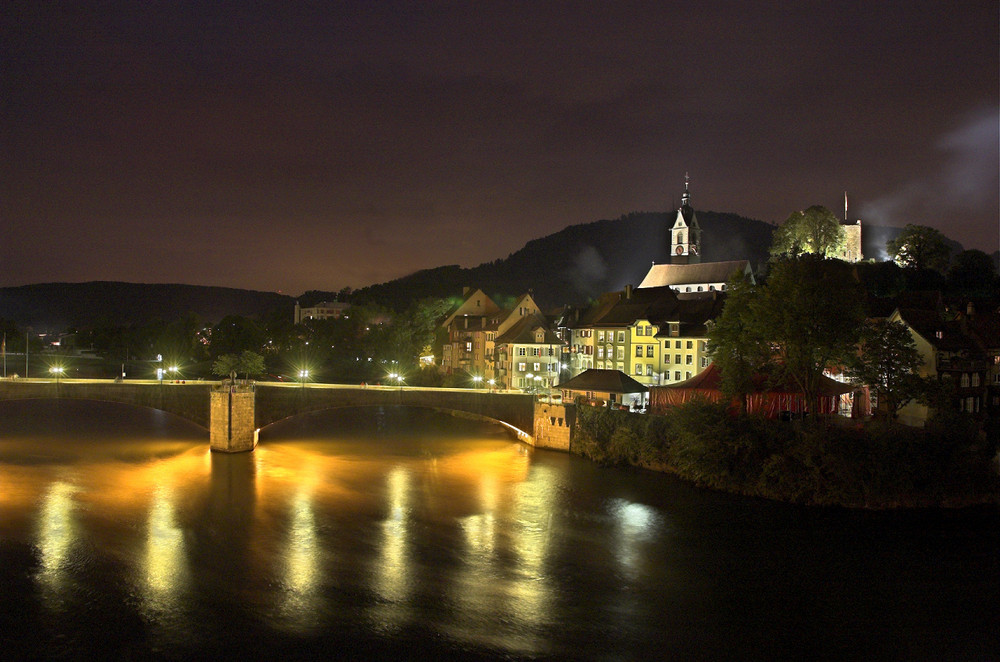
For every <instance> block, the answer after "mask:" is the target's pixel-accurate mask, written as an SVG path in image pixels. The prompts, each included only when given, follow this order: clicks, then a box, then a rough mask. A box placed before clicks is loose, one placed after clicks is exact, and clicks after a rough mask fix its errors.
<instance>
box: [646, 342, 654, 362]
mask: <svg viewBox="0 0 1000 662" xmlns="http://www.w3.org/2000/svg"><path fill="white" fill-rule="evenodd" d="M646 358H647V359H651V358H653V345H646Z"/></svg>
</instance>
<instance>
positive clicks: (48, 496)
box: [37, 480, 78, 606]
mask: <svg viewBox="0 0 1000 662" xmlns="http://www.w3.org/2000/svg"><path fill="white" fill-rule="evenodd" d="M77 491H78V488H77V487H76V486H75V485H72V484H70V483H67V482H64V481H62V480H57V481H54V482H52V483H50V484H49V486H48V489H47V490H46V493H45V497H44V499H43V501H42V507H41V511H40V513H39V517H38V538H37V540H38V550H39V552H40V553H41V570H40V572H39V573H38V579H39V581H40V582H41V584H42V586H43V587H44V589H45V595H46V597H47V598H48V600H49V601H50V603H51V602H55V603H56V604H58V602H59V601H60V600H61V598H62V597H63V596H62V588H63V584H64V581H65V573H66V570H67V565H68V564H69V559H70V551H71V548H72V546H73V545H74V544H75V543H76V537H77V534H78V531H77V526H76V522H75V520H74V517H73V511H74V509H75V507H76V503H75V501H74V499H73V495H74V494H76V492H77ZM53 606H55V605H53Z"/></svg>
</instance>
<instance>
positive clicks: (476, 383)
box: [472, 375, 483, 389]
mask: <svg viewBox="0 0 1000 662" xmlns="http://www.w3.org/2000/svg"><path fill="white" fill-rule="evenodd" d="M482 381H483V378H482V377H480V376H479V375H476V376H474V377H473V378H472V383H473V384H474V386H473V388H477V389H478V388H479V385H480V384H481V383H482Z"/></svg>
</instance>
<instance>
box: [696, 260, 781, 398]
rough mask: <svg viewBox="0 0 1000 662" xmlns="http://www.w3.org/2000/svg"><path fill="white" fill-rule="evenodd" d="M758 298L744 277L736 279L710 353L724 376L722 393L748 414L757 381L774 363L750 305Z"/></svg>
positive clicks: (712, 334) (710, 340) (710, 338)
mask: <svg viewBox="0 0 1000 662" xmlns="http://www.w3.org/2000/svg"><path fill="white" fill-rule="evenodd" d="M756 296H757V291H756V288H755V286H753V285H751V284H750V283H748V282H747V281H746V280H745V279H744V278H743V277H742V276H735V277H733V279H732V280H730V281H729V285H728V294H727V296H726V305H725V306H724V307H723V309H722V314H721V315H719V317H718V319H716V320H715V322H714V323H713V324H711V326H710V328H709V330H708V350H709V352H711V355H712V362H713V363H714V364H715V365H716V367H717V368H718V369H719V371H720V373H721V375H722V392H723V393H725V394H726V395H727V396H729V397H734V398H739V400H740V411H741V413H744V414H745V413H746V411H747V404H748V403H747V399H748V397H749V394H750V393H751V391H753V388H754V377H756V376H757V375H758V374H760V373H762V372H764V371H765V369H766V366H767V365H768V364H769V361H770V352H769V347H768V343H767V342H766V340H765V339H764V338H763V337H761V336H760V334H759V330H758V329H757V327H756V326H755V325H754V323H753V319H752V317H751V309H750V304H751V302H752V301H753V299H754V298H755V297H756Z"/></svg>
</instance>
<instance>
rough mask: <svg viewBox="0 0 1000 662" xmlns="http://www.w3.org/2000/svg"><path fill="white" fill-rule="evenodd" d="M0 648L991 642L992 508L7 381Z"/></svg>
mask: <svg viewBox="0 0 1000 662" xmlns="http://www.w3.org/2000/svg"><path fill="white" fill-rule="evenodd" d="M0 586H2V601H0V658H4V659H23V658H48V659H53V658H54V659H59V658H63V659H92V658H112V659H150V658H154V659H193V658H204V657H206V656H212V657H215V658H222V659H236V658H239V659H283V660H285V659H314V658H316V657H323V658H329V659H358V660H373V659H374V660H383V659H392V660H396V659H428V658H436V659H442V660H443V659H559V660H563V659H579V660H647V659H672V660H718V659H740V660H775V659H808V660H815V659H838V660H839V659H858V660H861V659H864V660H874V659H878V660H892V659H900V660H994V659H1000V616H998V605H1000V513H998V511H997V509H996V508H975V509H969V510H959V511H943V512H939V511H905V512H897V513H871V512H850V511H844V510H839V509H818V510H817V509H807V508H801V507H796V506H789V505H784V504H776V503H770V502H766V501H762V500H755V499H747V498H740V497H734V496H730V495H725V494H718V493H714V492H710V491H705V490H701V489H697V488H694V487H692V486H690V485H687V484H685V483H683V482H681V481H679V480H676V479H674V478H672V477H671V476H667V475H661V474H656V473H651V472H646V471H638V470H623V469H609V468H601V467H597V466H594V465H593V464H591V463H590V462H588V461H586V460H583V459H581V458H578V457H573V456H570V455H567V454H563V453H558V452H553V451H543V450H534V449H531V448H529V447H526V446H524V445H522V444H520V443H518V442H516V441H515V440H513V439H512V438H511V437H510V436H509V435H508V433H507V432H506V431H504V430H503V429H502V428H500V427H495V426H491V425H486V424H483V423H478V422H473V421H467V420H464V419H456V418H451V417H449V416H446V415H443V414H440V413H436V412H431V411H426V410H418V409H399V408H368V409H356V410H337V411H329V412H320V413H314V414H310V415H304V416H300V417H296V418H294V419H290V420H287V421H283V422H280V423H277V424H275V425H273V426H270V427H268V428H266V429H265V430H263V431H262V432H261V441H260V445H259V446H258V447H257V449H256V450H255V451H254V452H253V453H245V454H238V455H224V454H218V453H216V454H213V453H211V452H209V450H208V439H207V432H206V431H205V430H203V429H200V428H198V427H197V426H194V425H193V424H190V423H188V422H186V421H183V420H181V419H178V418H175V417H173V416H172V415H169V414H165V413H163V412H158V411H153V410H145V409H136V408H130V407H126V406H124V405H117V404H110V403H95V402H79V401H44V400H39V401H22V402H0Z"/></svg>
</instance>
